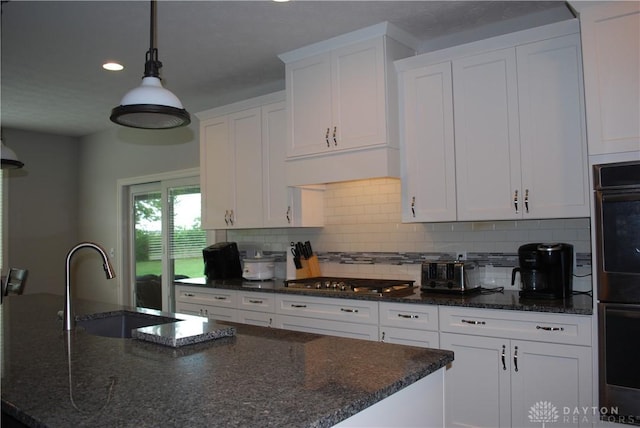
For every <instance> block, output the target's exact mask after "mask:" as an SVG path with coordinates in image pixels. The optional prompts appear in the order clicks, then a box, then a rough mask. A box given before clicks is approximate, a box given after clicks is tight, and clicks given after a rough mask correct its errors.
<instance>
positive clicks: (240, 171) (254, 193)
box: [217, 107, 262, 227]
mask: <svg viewBox="0 0 640 428" xmlns="http://www.w3.org/2000/svg"><path fill="white" fill-rule="evenodd" d="M261 123H262V115H261V110H260V108H259V107H257V108H252V109H248V110H244V111H241V112H238V113H233V114H230V115H229V142H230V144H231V147H232V150H233V155H234V159H233V166H234V169H233V174H232V176H231V177H227V181H222V182H220V183H217V185H219V186H221V185H224V184H223V183H229V184H227V185H231V186H232V188H233V190H234V192H233V197H234V203H233V205H232V206H231V207H230V209H231V210H233V215H232V224H231V225H230V226H233V227H260V226H262V125H261Z"/></svg>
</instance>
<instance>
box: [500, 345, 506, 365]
mask: <svg viewBox="0 0 640 428" xmlns="http://www.w3.org/2000/svg"><path fill="white" fill-rule="evenodd" d="M506 354H507V346H506V345H502V353H501V354H500V358H501V359H502V370H506V369H507V362H506V360H505V358H506Z"/></svg>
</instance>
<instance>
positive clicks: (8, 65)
mask: <svg viewBox="0 0 640 428" xmlns="http://www.w3.org/2000/svg"><path fill="white" fill-rule="evenodd" d="M550 11H551V12H553V14H551V13H550ZM532 13H534V14H538V15H543V14H545V13H546V15H545V19H550V20H551V21H553V20H560V19H567V18H568V17H570V16H571V15H570V13H569V12H568V9H567V8H566V7H565V6H564V2H558V1H551V2H542V1H530V2H527V1H475V2H469V1H408V2H403V1H352V2H343V1H305V0H294V1H291V2H289V3H275V2H271V1H159V2H158V8H157V15H158V21H157V22H158V23H157V30H158V40H157V48H158V52H159V59H160V60H161V61H162V62H163V64H164V66H163V68H162V70H161V76H162V78H163V81H164V85H165V87H167V88H168V89H170V90H171V91H172V92H174V93H175V94H176V95H177V96H178V97H179V98H180V99H181V101H182V103H183V104H184V106H185V108H186V109H187V110H188V111H189V112H190V113H192V114H193V113H196V112H198V111H203V110H206V109H210V108H213V107H216V106H219V105H223V104H227V103H229V102H233V101H238V100H240V99H243V98H248V97H251V96H256V95H260V94H264V93H268V92H273V91H275V90H280V89H283V88H284V82H283V79H284V65H283V64H282V62H281V61H280V60H279V59H278V58H277V55H278V54H280V53H283V52H287V51H289V50H292V49H296V48H299V47H301V46H305V45H307V44H310V43H314V42H317V41H321V40H325V39H327V38H330V37H333V36H336V35H339V34H343V33H346V32H349V31H353V30H356V29H359V28H362V27H366V26H369V25H373V24H377V23H379V22H382V21H389V22H391V23H393V24H395V25H397V26H399V27H400V28H402V29H404V30H405V31H407V32H409V33H411V34H413V35H414V36H416V37H417V38H418V39H419V40H422V41H428V40H433V39H438V38H442V37H443V36H447V35H449V34H452V33H459V32H469V31H470V30H473V29H477V28H481V27H484V28H486V27H487V26H491V25H494V24H495V23H498V22H507V21H509V20H511V21H513V20H518V19H520V20H522V19H523V18H522V16H524V15H529V14H532ZM550 15H553V18H548V16H550ZM1 36H2V50H1V55H2V58H1V60H2V62H1V74H0V79H1V93H0V96H1V102H2V104H1V108H2V109H1V120H2V126H3V127H11V128H18V129H25V130H33V131H39V132H47V133H52V134H60V135H67V136H83V135H88V134H91V133H94V132H98V131H101V130H104V129H107V128H109V127H114V126H116V125H114V124H112V123H111V122H110V121H109V119H108V117H109V114H110V111H111V108H113V107H115V106H116V105H118V104H119V103H120V99H121V97H122V96H123V95H124V94H125V93H126V92H127V91H129V90H130V89H132V88H134V87H136V86H138V85H139V83H140V78H141V77H142V74H143V71H144V58H145V52H146V51H147V49H148V47H149V2H147V1H124V2H117V1H41V2H37V1H19V0H12V1H9V2H5V1H4V0H3V1H2V34H1ZM108 59H112V60H117V61H118V62H121V63H122V64H124V65H125V70H124V71H122V72H119V73H113V72H106V71H104V70H102V68H101V65H102V63H103V62H105V61H106V60H108Z"/></svg>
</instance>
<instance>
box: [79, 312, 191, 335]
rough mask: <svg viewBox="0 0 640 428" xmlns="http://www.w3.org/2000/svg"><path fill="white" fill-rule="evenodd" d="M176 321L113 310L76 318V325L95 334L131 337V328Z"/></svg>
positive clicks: (174, 320) (174, 319) (157, 316)
mask: <svg viewBox="0 0 640 428" xmlns="http://www.w3.org/2000/svg"><path fill="white" fill-rule="evenodd" d="M177 321H180V320H179V319H176V318H171V317H165V316H162V315H153V314H146V313H142V312H133V311H114V312H104V313H98V314H91V315H85V316H82V317H80V318H78V319H76V325H77V326H78V327H82V328H83V329H85V330H86V331H87V333H89V334H93V335H96V336H104V337H119V338H131V337H132V336H131V330H134V329H137V328H141V327H149V326H154V325H160V324H168V323H172V322H177Z"/></svg>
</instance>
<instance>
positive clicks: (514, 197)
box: [513, 190, 518, 214]
mask: <svg viewBox="0 0 640 428" xmlns="http://www.w3.org/2000/svg"><path fill="white" fill-rule="evenodd" d="M513 206H514V207H515V209H516V214H518V191H517V190H516V191H515V193H514V194H513Z"/></svg>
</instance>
